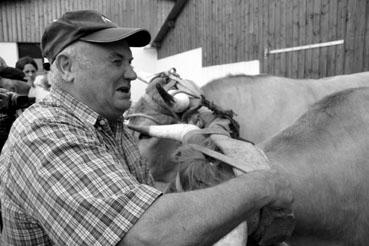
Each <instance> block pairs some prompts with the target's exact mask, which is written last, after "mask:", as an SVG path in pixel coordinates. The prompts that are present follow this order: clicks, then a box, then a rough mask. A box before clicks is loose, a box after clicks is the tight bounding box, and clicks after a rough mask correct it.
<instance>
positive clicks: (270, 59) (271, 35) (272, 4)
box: [263, 0, 276, 74]
mask: <svg viewBox="0 0 369 246" xmlns="http://www.w3.org/2000/svg"><path fill="white" fill-rule="evenodd" d="M268 2H269V4H268V17H269V19H268V34H267V38H268V41H267V45H266V48H267V49H268V50H270V49H272V48H274V47H275V39H276V34H275V32H274V28H275V15H276V14H275V13H276V0H269V1H268ZM264 59H265V61H266V63H267V64H268V65H267V68H266V71H263V72H265V73H268V74H275V63H274V56H271V55H267V56H266V57H265V58H264Z"/></svg>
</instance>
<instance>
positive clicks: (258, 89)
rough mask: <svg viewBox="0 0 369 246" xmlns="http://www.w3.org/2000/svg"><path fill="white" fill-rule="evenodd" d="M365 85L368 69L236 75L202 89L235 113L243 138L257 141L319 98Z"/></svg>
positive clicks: (282, 125) (284, 126)
mask: <svg viewBox="0 0 369 246" xmlns="http://www.w3.org/2000/svg"><path fill="white" fill-rule="evenodd" d="M368 85H369V72H365V73H358V74H351V75H341V76H335V77H329V78H325V79H318V80H313V79H306V80H303V79H290V78H284V77H276V76H270V75H257V76H248V75H236V76H229V77H225V78H221V79H217V80H214V81H212V82H210V83H208V84H206V85H205V86H203V88H202V89H203V91H204V94H205V97H206V98H208V99H209V100H211V101H213V102H215V103H216V104H218V105H220V106H222V107H223V108H225V109H232V110H233V111H234V112H235V113H236V114H237V117H236V120H238V121H239V123H240V125H241V136H242V137H243V138H246V139H248V140H251V141H253V142H256V143H260V142H262V141H264V140H265V139H268V138H269V137H271V136H273V135H275V134H277V133H278V132H279V131H281V130H283V129H285V128H286V127H288V126H290V125H291V124H292V123H294V122H295V120H296V119H297V118H298V117H300V116H301V115H302V114H303V113H305V112H306V111H307V109H308V108H309V106H310V105H312V104H313V103H315V102H316V101H318V100H319V99H321V98H322V97H324V96H326V95H328V94H330V93H333V92H336V91H340V90H343V89H347V88H354V87H361V86H368Z"/></svg>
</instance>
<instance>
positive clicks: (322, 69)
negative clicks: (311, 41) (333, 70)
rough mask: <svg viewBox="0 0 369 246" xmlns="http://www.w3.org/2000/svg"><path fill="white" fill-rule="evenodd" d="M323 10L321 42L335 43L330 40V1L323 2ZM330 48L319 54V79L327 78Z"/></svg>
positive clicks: (321, 50)
mask: <svg viewBox="0 0 369 246" xmlns="http://www.w3.org/2000/svg"><path fill="white" fill-rule="evenodd" d="M321 1H322V2H321V8H320V36H321V38H320V42H329V41H333V40H330V39H329V28H332V27H329V26H328V22H329V16H328V14H329V0H321ZM328 49H329V48H320V52H319V60H318V64H319V70H318V74H319V77H320V78H322V77H327V56H328Z"/></svg>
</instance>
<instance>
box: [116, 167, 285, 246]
mask: <svg viewBox="0 0 369 246" xmlns="http://www.w3.org/2000/svg"><path fill="white" fill-rule="evenodd" d="M291 201H292V194H291V191H290V189H289V185H288V183H287V182H286V181H284V180H283V178H282V177H280V176H279V174H278V173H276V172H274V171H255V172H251V173H248V174H245V175H241V176H239V177H237V178H234V179H232V180H229V181H227V182H225V183H223V184H220V185H217V186H214V187H211V188H207V189H203V190H197V191H191V192H183V193H175V194H167V195H163V196H162V197H160V198H158V199H157V201H156V202H155V203H154V204H152V205H151V207H150V208H149V209H148V210H147V211H146V212H145V213H144V214H143V215H142V217H141V218H140V219H139V220H138V222H137V223H136V224H135V225H134V226H133V227H132V228H131V229H130V230H129V231H128V233H127V234H126V236H125V237H124V238H123V240H122V241H121V242H120V243H119V245H135V246H137V245H178V246H180V245H212V244H214V243H215V242H217V241H218V240H219V239H220V238H221V237H223V236H224V235H226V234H227V233H228V232H230V231H231V230H232V229H233V228H235V227H236V226H237V225H238V224H239V223H241V222H242V221H244V220H246V219H247V218H248V217H249V216H250V215H251V214H252V213H254V212H256V211H257V210H259V209H260V208H262V207H264V206H266V205H273V204H274V205H277V206H281V207H283V206H284V205H287V206H288V205H289V204H290V202H291Z"/></svg>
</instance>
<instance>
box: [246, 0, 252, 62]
mask: <svg viewBox="0 0 369 246" xmlns="http://www.w3.org/2000/svg"><path fill="white" fill-rule="evenodd" d="M250 8H251V3H250V1H247V2H246V11H245V12H246V15H245V20H246V25H245V34H246V35H245V44H246V52H245V54H246V60H247V61H248V60H251V55H250V53H251V49H252V45H251V38H250V30H251V29H252V24H251V20H250V19H251V18H250V15H251V10H250Z"/></svg>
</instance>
